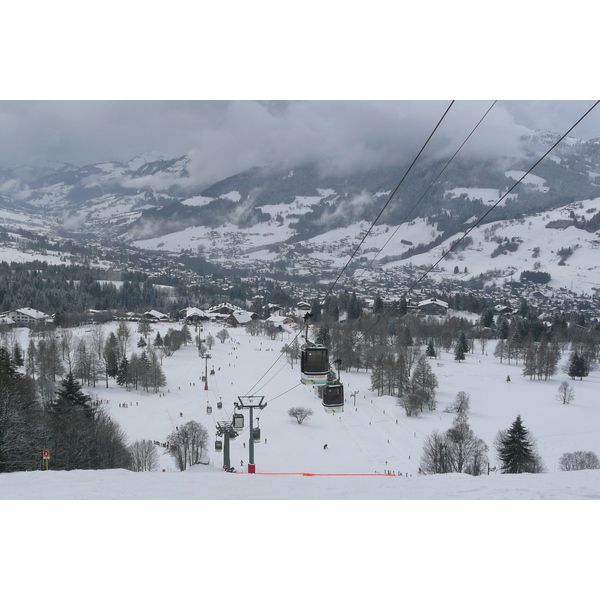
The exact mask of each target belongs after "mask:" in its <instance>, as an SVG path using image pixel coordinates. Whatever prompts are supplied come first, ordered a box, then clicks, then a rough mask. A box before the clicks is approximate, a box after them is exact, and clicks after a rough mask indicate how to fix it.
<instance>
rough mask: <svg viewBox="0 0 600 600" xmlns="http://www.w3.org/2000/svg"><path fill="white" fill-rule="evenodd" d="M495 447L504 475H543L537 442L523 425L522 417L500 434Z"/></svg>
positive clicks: (518, 416) (519, 416) (518, 417)
mask: <svg viewBox="0 0 600 600" xmlns="http://www.w3.org/2000/svg"><path fill="white" fill-rule="evenodd" d="M495 447H496V451H497V452H498V459H499V460H500V462H501V470H502V472H503V473H541V472H542V471H543V470H544V467H543V465H542V461H541V458H540V457H539V455H538V454H537V450H536V444H535V441H534V440H533V438H532V436H531V434H530V433H529V431H528V430H527V429H526V428H525V426H524V425H523V421H522V420H521V415H517V418H516V419H515V420H514V421H513V423H512V425H511V426H510V427H509V428H508V429H505V430H502V431H499V432H498V434H497V436H496V440H495Z"/></svg>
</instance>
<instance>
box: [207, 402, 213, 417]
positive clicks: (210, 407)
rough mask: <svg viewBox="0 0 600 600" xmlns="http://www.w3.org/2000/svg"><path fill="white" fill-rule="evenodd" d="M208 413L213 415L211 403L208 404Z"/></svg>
mask: <svg viewBox="0 0 600 600" xmlns="http://www.w3.org/2000/svg"><path fill="white" fill-rule="evenodd" d="M206 414H207V415H211V414H212V406H211V405H210V404H208V405H207V406H206Z"/></svg>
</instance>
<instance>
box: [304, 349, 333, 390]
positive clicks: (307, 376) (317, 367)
mask: <svg viewBox="0 0 600 600" xmlns="http://www.w3.org/2000/svg"><path fill="white" fill-rule="evenodd" d="M300 371H301V372H302V375H301V378H300V381H301V382H302V383H304V384H305V385H325V384H326V383H327V374H328V373H329V351H328V350H327V348H324V347H322V346H320V347H319V346H309V347H308V348H304V349H303V350H302V356H301V358H300Z"/></svg>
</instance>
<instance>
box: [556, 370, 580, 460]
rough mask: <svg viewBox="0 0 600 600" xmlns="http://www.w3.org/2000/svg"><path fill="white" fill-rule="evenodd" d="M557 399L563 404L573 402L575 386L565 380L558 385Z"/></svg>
mask: <svg viewBox="0 0 600 600" xmlns="http://www.w3.org/2000/svg"><path fill="white" fill-rule="evenodd" d="M556 399H557V400H560V401H561V402H562V403H563V404H571V402H573V400H575V392H574V391H573V388H572V387H571V386H570V385H569V382H568V381H563V382H562V383H561V384H560V385H559V386H558V393H557V394H556ZM563 470H564V469H563Z"/></svg>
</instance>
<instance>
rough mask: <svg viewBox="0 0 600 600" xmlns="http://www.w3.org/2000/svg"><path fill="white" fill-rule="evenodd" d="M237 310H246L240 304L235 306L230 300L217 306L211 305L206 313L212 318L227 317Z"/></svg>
mask: <svg viewBox="0 0 600 600" xmlns="http://www.w3.org/2000/svg"><path fill="white" fill-rule="evenodd" d="M236 311H238V312H245V311H243V310H242V309H241V308H240V307H239V306H234V305H233V304H229V302H222V303H221V304H217V305H216V306H211V307H210V308H209V309H208V310H207V311H206V314H207V315H208V316H209V318H211V319H226V318H227V317H228V316H229V315H231V314H233V313H234V312H236Z"/></svg>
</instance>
